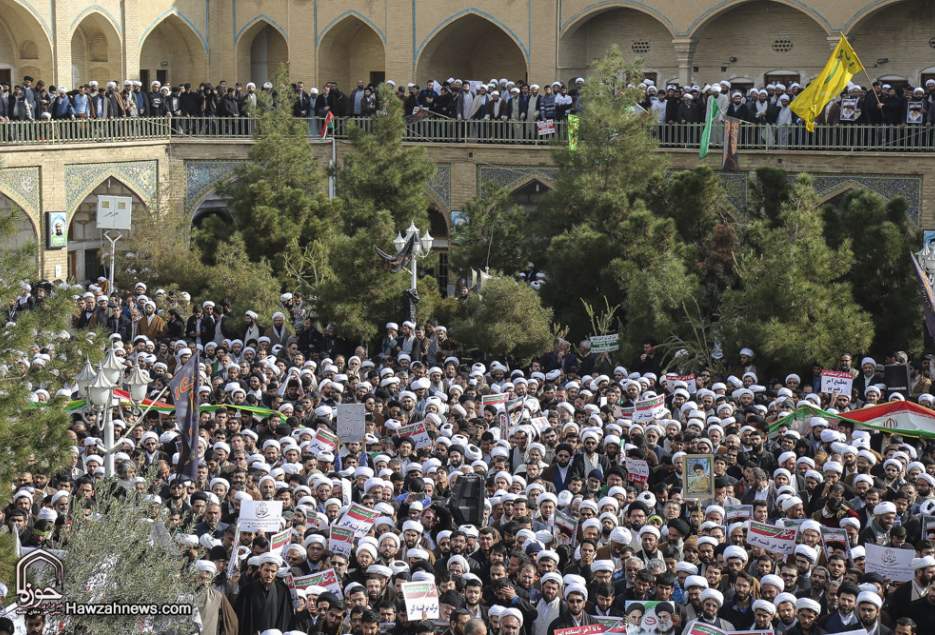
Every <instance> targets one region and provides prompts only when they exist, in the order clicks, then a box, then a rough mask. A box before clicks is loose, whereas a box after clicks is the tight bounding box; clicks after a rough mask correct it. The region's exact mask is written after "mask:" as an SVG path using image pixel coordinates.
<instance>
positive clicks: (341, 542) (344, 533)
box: [328, 527, 354, 558]
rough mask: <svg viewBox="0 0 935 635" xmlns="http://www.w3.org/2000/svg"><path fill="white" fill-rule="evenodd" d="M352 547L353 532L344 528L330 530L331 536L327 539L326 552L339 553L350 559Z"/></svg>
mask: <svg viewBox="0 0 935 635" xmlns="http://www.w3.org/2000/svg"><path fill="white" fill-rule="evenodd" d="M353 547H354V530H352V529H346V528H344V527H332V528H331V535H330V536H329V537H328V551H330V552H331V553H340V554H341V555H343V556H344V557H345V558H350V557H351V550H352V549H353Z"/></svg>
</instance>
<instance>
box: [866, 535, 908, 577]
mask: <svg viewBox="0 0 935 635" xmlns="http://www.w3.org/2000/svg"><path fill="white" fill-rule="evenodd" d="M864 548H865V549H866V550H867V560H866V563H865V564H864V570H865V571H866V572H867V573H879V574H880V575H882V576H883V577H884V578H886V579H887V580H890V581H891V582H908V581H909V580H912V574H913V570H912V559H913V557H914V556H915V552H914V551H913V550H912V549H899V548H898V547H881V546H879V545H874V544H871V543H869V542H868V543H867V544H865V545H864Z"/></svg>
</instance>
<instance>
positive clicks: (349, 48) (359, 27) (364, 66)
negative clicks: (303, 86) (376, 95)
mask: <svg viewBox="0 0 935 635" xmlns="http://www.w3.org/2000/svg"><path fill="white" fill-rule="evenodd" d="M385 76H386V52H385V50H384V47H383V40H381V39H380V36H379V35H378V34H377V32H376V31H374V30H373V29H372V28H371V27H370V26H368V25H367V24H366V23H365V22H364V21H363V20H361V19H360V18H357V17H355V16H347V17H346V18H344V19H343V20H341V21H340V22H339V23H338V24H336V25H334V26H333V27H332V28H331V29H330V30H329V31H328V33H327V34H326V35H325V37H323V38H322V39H321V44H320V45H319V46H318V83H319V84H320V85H322V84H324V83H325V82H332V81H333V82H337V84H338V88H339V89H340V90H341V92H343V93H345V94H347V95H350V94H351V91H353V90H354V88H356V86H357V83H358V82H363V83H364V84H368V83H372V84H378V83H380V82H382V81H383V80H384V79H385Z"/></svg>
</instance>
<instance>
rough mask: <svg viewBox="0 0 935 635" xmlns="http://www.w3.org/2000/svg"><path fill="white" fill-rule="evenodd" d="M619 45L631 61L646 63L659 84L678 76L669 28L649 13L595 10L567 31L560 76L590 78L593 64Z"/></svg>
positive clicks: (560, 51) (560, 55) (560, 52)
mask: <svg viewBox="0 0 935 635" xmlns="http://www.w3.org/2000/svg"><path fill="white" fill-rule="evenodd" d="M615 44H616V45H617V47H619V48H620V51H621V52H622V53H623V55H624V56H625V57H626V58H627V59H632V60H635V59H641V60H643V65H642V66H643V70H644V72H646V73H647V76H648V77H650V78H652V79H654V80H655V81H656V83H657V85H658V84H659V81H660V79H665V78H667V77H672V76H678V72H679V66H678V60H677V59H676V54H675V47H673V46H672V34H671V33H670V32H669V29H667V28H666V26H665V25H664V24H663V23H662V22H660V21H659V20H657V19H656V18H654V17H652V16H651V15H649V14H647V13H643V12H642V11H637V10H635V9H625V8H611V9H606V10H598V11H595V12H594V13H591V14H589V15H587V16H585V17H582V18H581V19H579V20H577V21H576V22H575V23H573V24H571V25H570V26H569V27H568V28H567V29H566V30H565V32H564V34H563V35H562V37H561V40H560V41H559V46H558V68H559V75H560V76H561V77H562V78H566V79H567V78H571V77H578V76H583V75H586V74H587V72H588V69H589V68H590V66H591V64H592V62H593V61H594V60H596V59H599V58H601V57H603V56H604V55H605V54H606V53H607V51H608V50H609V49H610V48H611V46H613V45H615Z"/></svg>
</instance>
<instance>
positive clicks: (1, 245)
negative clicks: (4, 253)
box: [0, 187, 42, 271]
mask: <svg viewBox="0 0 935 635" xmlns="http://www.w3.org/2000/svg"><path fill="white" fill-rule="evenodd" d="M29 208H30V204H29V202H28V201H26V200H25V199H24V198H23V197H22V196H21V195H19V194H18V193H16V192H15V191H14V190H13V189H12V188H8V187H0V217H2V218H4V219H5V218H8V217H10V218H12V231H10V233H9V234H7V235H5V236H3V237H0V250H6V249H9V250H13V249H19V248H21V247H23V246H24V245H27V244H33V245H35V246H36V249H35V253H34V254H33V257H34V258H35V265H36V270H37V271H38V268H39V257H40V254H41V253H42V249H41V244H42V235H41V233H40V231H39V227H40V221H39V219H38V218H34V217H33V214H31V213H30V212H29Z"/></svg>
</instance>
